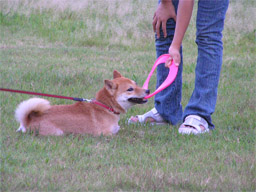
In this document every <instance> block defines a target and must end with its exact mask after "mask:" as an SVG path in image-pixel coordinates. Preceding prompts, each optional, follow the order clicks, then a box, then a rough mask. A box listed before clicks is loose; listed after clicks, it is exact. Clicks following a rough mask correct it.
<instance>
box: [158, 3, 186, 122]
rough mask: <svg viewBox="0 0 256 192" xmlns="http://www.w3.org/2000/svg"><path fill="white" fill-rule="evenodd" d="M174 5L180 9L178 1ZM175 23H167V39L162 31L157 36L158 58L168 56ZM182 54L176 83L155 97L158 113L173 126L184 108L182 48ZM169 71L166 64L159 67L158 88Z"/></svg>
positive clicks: (180, 117) (180, 119)
mask: <svg viewBox="0 0 256 192" xmlns="http://www.w3.org/2000/svg"><path fill="white" fill-rule="evenodd" d="M173 5H174V7H175V9H176V13H177V7H178V1H177V0H173ZM175 25H176V23H175V21H174V20H173V19H169V20H168V21H167V26H166V28H167V37H166V38H164V35H163V31H162V30H161V37H160V38H157V37H156V36H155V46H156V56H157V58H158V57H159V56H160V55H162V54H166V53H168V51H169V47H170V45H171V43H172V40H173V36H174V31H175ZM180 53H181V63H180V66H179V71H178V74H177V77H176V79H175V81H174V82H173V83H172V84H171V85H170V86H169V87H168V88H166V89H164V90H163V91H161V92H160V93H158V94H157V95H156V96H155V108H156V110H157V111H158V113H159V114H160V115H161V116H162V117H163V118H164V119H165V120H166V121H168V122H170V123H171V124H172V125H175V124H177V123H178V122H180V121H182V106H181V94H182V66H183V59H182V48H181V50H180ZM168 73H169V69H168V68H166V67H165V64H161V65H159V66H158V67H157V83H156V88H158V87H159V86H160V85H161V84H162V83H163V81H164V80H165V79H166V77H167V76H168Z"/></svg>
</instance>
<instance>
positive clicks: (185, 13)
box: [166, 0, 194, 67]
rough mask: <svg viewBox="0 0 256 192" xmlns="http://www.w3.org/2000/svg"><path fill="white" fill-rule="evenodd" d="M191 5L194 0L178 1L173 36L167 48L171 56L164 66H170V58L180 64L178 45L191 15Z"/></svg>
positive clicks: (179, 45)
mask: <svg viewBox="0 0 256 192" xmlns="http://www.w3.org/2000/svg"><path fill="white" fill-rule="evenodd" d="M193 6H194V0H180V1H179V6H178V11H177V20H176V28H175V33H174V38H173V41H172V44H171V46H170V48H169V54H170V56H171V58H170V60H168V61H167V62H166V67H168V66H170V64H171V62H170V61H171V60H173V61H174V63H175V65H177V66H178V65H179V64H180V47H181V43H182V40H183V38H184V35H185V32H186V30H187V28H188V25H189V22H190V19H191V16H192V11H193Z"/></svg>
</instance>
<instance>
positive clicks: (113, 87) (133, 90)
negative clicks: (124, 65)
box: [104, 70, 150, 110]
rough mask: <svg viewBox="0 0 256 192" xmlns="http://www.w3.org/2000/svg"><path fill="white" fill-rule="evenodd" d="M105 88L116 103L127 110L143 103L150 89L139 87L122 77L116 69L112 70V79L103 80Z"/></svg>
mask: <svg viewBox="0 0 256 192" xmlns="http://www.w3.org/2000/svg"><path fill="white" fill-rule="evenodd" d="M104 83H105V89H106V90H107V91H108V92H109V94H110V95H112V96H113V97H114V98H115V100H116V101H117V103H118V104H119V105H120V106H121V107H122V108H123V109H124V110H127V109H129V108H130V107H132V106H133V105H135V104H144V103H146V102H147V99H144V97H145V96H147V95H148V94H149V93H150V91H149V90H146V89H143V88H141V87H139V86H138V85H137V84H136V82H134V81H133V80H130V79H128V78H125V77H123V76H122V75H121V74H120V73H119V72H118V71H116V70H115V71H114V72H113V80H105V81H104Z"/></svg>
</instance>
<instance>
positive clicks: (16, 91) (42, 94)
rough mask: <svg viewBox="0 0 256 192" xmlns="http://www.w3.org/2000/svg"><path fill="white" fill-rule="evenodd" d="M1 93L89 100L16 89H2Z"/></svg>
mask: <svg viewBox="0 0 256 192" xmlns="http://www.w3.org/2000/svg"><path fill="white" fill-rule="evenodd" d="M0 91H6V92H12V93H22V94H28V95H39V96H44V97H54V98H59V99H69V100H73V101H88V99H84V98H77V97H66V96H61V95H51V94H45V93H36V92H30V91H21V90H15V89H5V88H0Z"/></svg>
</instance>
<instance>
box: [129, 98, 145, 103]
mask: <svg viewBox="0 0 256 192" xmlns="http://www.w3.org/2000/svg"><path fill="white" fill-rule="evenodd" d="M128 101H130V102H132V103H136V104H143V103H147V101H148V100H147V99H144V98H137V97H133V98H130V99H128Z"/></svg>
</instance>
